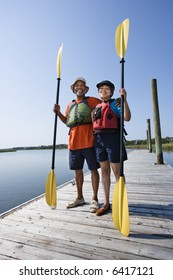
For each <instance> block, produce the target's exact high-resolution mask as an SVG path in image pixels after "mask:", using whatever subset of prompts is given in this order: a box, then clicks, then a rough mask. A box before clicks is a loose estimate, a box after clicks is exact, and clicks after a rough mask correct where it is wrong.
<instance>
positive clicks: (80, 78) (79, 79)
mask: <svg viewBox="0 0 173 280" xmlns="http://www.w3.org/2000/svg"><path fill="white" fill-rule="evenodd" d="M78 81H82V82H84V84H85V93H87V92H88V90H89V87H88V86H87V85H86V80H85V79H84V78H82V77H78V78H76V80H75V81H74V83H73V84H72V85H71V86H70V88H71V90H72V91H73V92H74V86H75V84H76V83H77V82H78ZM74 93H75V92H74Z"/></svg>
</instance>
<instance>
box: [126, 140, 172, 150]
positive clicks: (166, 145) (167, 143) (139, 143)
mask: <svg viewBox="0 0 173 280" xmlns="http://www.w3.org/2000/svg"><path fill="white" fill-rule="evenodd" d="M151 142H152V149H153V150H155V139H154V138H153V139H152V141H151ZM125 146H126V148H128V149H148V143H147V140H131V141H126V142H125ZM162 149H163V151H173V137H166V138H162Z"/></svg>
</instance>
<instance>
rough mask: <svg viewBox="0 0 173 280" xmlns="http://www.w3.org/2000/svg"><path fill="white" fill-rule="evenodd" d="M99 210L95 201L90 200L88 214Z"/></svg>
mask: <svg viewBox="0 0 173 280" xmlns="http://www.w3.org/2000/svg"><path fill="white" fill-rule="evenodd" d="M98 208H99V205H98V202H97V201H96V200H92V201H91V204H90V212H91V213H95V212H96V211H97V209H98Z"/></svg>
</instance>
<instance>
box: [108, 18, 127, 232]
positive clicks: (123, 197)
mask: <svg viewBox="0 0 173 280" xmlns="http://www.w3.org/2000/svg"><path fill="white" fill-rule="evenodd" d="M128 34H129V19H125V20H124V21H123V22H122V23H121V24H120V25H119V26H118V27H117V29H116V33H115V45H116V52H117V54H118V56H119V57H120V58H121V61H120V63H121V87H122V88H124V62H125V60H124V55H125V52H126V50H127V43H128ZM123 129H124V96H123V95H122V96H121V120H120V178H119V180H118V182H117V183H116V185H115V188H114V193H113V201H112V218H113V222H114V225H115V227H116V228H117V229H118V230H119V231H120V232H121V233H122V234H123V235H125V236H128V235H129V232H130V221H129V208H128V198H127V190H126V185H125V178H124V172H123Z"/></svg>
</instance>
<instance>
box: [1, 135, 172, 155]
mask: <svg viewBox="0 0 173 280" xmlns="http://www.w3.org/2000/svg"><path fill="white" fill-rule="evenodd" d="M125 146H126V148H128V149H148V144H147V140H127V141H125ZM162 148H163V151H173V137H166V138H162ZM56 149H59V150H60V149H67V144H58V145H56ZM19 150H52V145H48V146H45V145H41V146H35V147H33V146H31V147H14V148H9V149H0V153H6V152H16V151H19ZM152 150H153V151H154V150H155V139H154V138H153V139H152Z"/></svg>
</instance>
